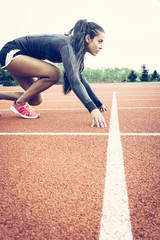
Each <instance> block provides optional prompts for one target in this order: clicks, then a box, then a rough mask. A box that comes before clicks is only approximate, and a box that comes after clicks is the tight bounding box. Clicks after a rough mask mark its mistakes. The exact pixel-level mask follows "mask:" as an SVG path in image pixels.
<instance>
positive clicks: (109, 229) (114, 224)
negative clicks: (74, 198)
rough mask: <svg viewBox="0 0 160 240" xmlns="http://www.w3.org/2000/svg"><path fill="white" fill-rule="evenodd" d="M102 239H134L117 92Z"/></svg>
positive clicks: (109, 153) (110, 141) (112, 117)
mask: <svg viewBox="0 0 160 240" xmlns="http://www.w3.org/2000/svg"><path fill="white" fill-rule="evenodd" d="M106 164H107V166H106V178H105V188H104V199H103V212H102V219H101V228H100V236H99V240H131V239H133V236H132V231H131V220H130V213H129V204H128V194H127V187H126V180H125V172H124V162H123V152H122V145H121V138H120V132H119V122H118V112H117V102H116V94H115V92H114V93H113V102H112V109H111V118H110V128H109V138H108V149H107V163H106Z"/></svg>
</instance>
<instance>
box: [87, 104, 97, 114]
mask: <svg viewBox="0 0 160 240" xmlns="http://www.w3.org/2000/svg"><path fill="white" fill-rule="evenodd" d="M86 108H87V109H88V111H89V112H92V111H93V110H94V109H96V105H95V104H94V103H93V102H89V103H87V105H86Z"/></svg>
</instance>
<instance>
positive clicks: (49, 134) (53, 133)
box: [0, 132, 160, 137]
mask: <svg viewBox="0 0 160 240" xmlns="http://www.w3.org/2000/svg"><path fill="white" fill-rule="evenodd" d="M0 135H1V136H5V135H15V136H16V135H17V136H19V135H22V136H25V135H26V136H29V135H32V136H34V135H35V136H36V135H37V136H40V135H44V136H72V135H73V136H109V135H110V134H109V133H92V132H84V133H83V132H80V133H79V132H77V133H72V132H68V133H67V132H28V133H26V132H0ZM120 136H151V137H154V136H160V133H120Z"/></svg>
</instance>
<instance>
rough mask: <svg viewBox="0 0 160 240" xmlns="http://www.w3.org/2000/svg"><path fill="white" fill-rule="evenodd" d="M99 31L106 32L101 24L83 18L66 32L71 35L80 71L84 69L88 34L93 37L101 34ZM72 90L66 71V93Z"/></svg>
mask: <svg viewBox="0 0 160 240" xmlns="http://www.w3.org/2000/svg"><path fill="white" fill-rule="evenodd" d="M99 32H104V29H103V28H102V27H101V26H99V25H98V24H96V23H94V22H87V20H86V19H82V20H79V21H78V22H76V24H75V26H74V27H73V28H72V29H71V30H70V31H69V33H68V34H65V35H67V36H69V37H71V45H72V47H73V51H74V53H75V55H76V59H77V66H78V68H79V72H82V71H83V69H84V55H85V51H86V47H87V42H86V40H85V37H86V35H87V34H88V35H89V36H90V38H91V39H93V38H94V37H95V36H97V35H98V34H99ZM70 91H71V87H70V84H69V81H68V78H67V76H66V73H64V93H65V94H68V93H69V92H70Z"/></svg>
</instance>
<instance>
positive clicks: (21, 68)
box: [6, 55, 59, 78]
mask: <svg viewBox="0 0 160 240" xmlns="http://www.w3.org/2000/svg"><path fill="white" fill-rule="evenodd" d="M6 70H8V71H9V72H10V73H11V74H12V75H13V76H17V77H31V78H33V77H50V76H53V75H56V74H57V71H59V70H58V68H57V67H55V66H54V65H52V64H50V63H48V62H44V61H42V60H39V59H36V58H32V57H29V56H25V55H21V56H18V57H17V58H14V59H13V60H12V61H11V62H10V63H9V65H8V66H7V67H6Z"/></svg>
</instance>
